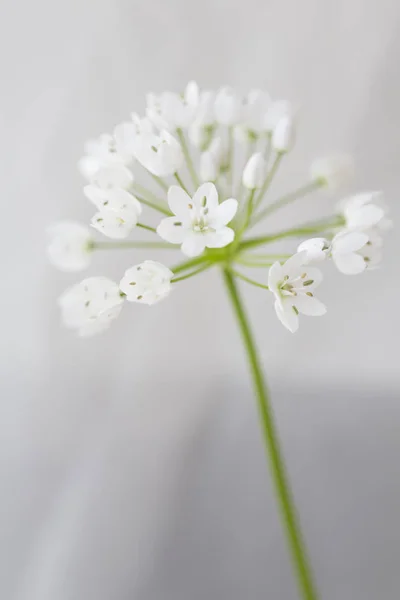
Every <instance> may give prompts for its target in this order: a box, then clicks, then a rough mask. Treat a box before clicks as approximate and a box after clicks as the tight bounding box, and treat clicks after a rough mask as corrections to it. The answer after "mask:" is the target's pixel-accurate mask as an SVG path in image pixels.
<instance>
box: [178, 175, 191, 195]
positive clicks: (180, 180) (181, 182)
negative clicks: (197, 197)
mask: <svg viewBox="0 0 400 600" xmlns="http://www.w3.org/2000/svg"><path fill="white" fill-rule="evenodd" d="M174 177H175V179H176V181H177V182H178V183H179V185H180V186H181V188H182V189H183V190H185V192H186V193H187V194H188V195H189V196H190V192H189V190H188V189H187V187H186V185H185V184H184V183H183V181H182V179H181V178H180V176H179V173H174Z"/></svg>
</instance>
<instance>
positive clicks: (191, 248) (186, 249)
mask: <svg viewBox="0 0 400 600" xmlns="http://www.w3.org/2000/svg"><path fill="white" fill-rule="evenodd" d="M205 247H206V245H205V239H204V235H203V234H201V233H196V232H195V231H187V233H186V235H185V239H184V240H183V244H182V246H181V250H182V252H183V254H185V255H186V256H189V257H193V256H199V254H201V253H202V252H203V251H204V249H205Z"/></svg>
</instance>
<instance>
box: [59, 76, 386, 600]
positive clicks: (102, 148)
mask: <svg viewBox="0 0 400 600" xmlns="http://www.w3.org/2000/svg"><path fill="white" fill-rule="evenodd" d="M295 120H296V115H295V114H294V111H293V109H292V107H291V105H290V104H289V103H288V102H286V101H283V100H273V99H271V97H270V96H269V95H268V94H267V93H266V92H264V91H261V90H251V91H250V92H249V93H248V94H247V95H246V96H244V97H243V96H241V95H239V94H238V93H236V92H235V91H234V90H232V89H230V88H227V87H223V88H221V89H220V90H218V91H217V92H214V91H212V90H200V89H199V87H198V86H197V84H196V83H194V82H190V83H189V84H188V85H187V87H186V89H185V90H184V93H183V94H179V93H173V92H163V93H161V94H159V95H156V94H149V95H148V97H147V106H146V112H145V115H144V116H139V115H138V114H136V113H133V114H132V115H131V118H130V119H128V120H127V121H126V122H124V123H120V124H119V125H117V126H116V127H115V129H114V131H113V132H112V133H109V134H103V135H101V136H100V137H99V138H98V139H95V140H91V141H89V142H87V144H86V146H85V155H84V156H83V157H82V158H81V160H80V161H79V168H80V171H81V173H82V175H83V176H84V178H85V179H86V185H85V186H84V188H83V193H84V195H85V196H86V198H87V200H88V201H89V202H91V203H92V205H93V213H94V214H93V217H92V219H91V223H90V225H91V227H88V226H86V225H83V224H79V223H75V222H68V221H63V222H60V223H57V224H56V225H54V226H53V227H51V228H50V229H49V235H50V242H49V247H48V254H49V258H50V260H51V262H52V263H53V264H54V265H55V266H56V267H58V268H60V269H62V270H64V271H81V270H84V269H87V268H89V266H90V263H91V258H92V255H93V253H94V252H96V251H97V250H101V251H102V252H104V250H105V249H109V250H112V249H114V248H126V249H132V248H147V249H148V250H149V252H150V251H151V249H154V250H155V249H161V248H162V249H177V250H180V252H181V253H182V254H183V255H184V256H185V257H186V258H185V260H183V261H181V262H178V263H177V264H174V265H172V266H166V265H164V264H161V263H159V262H156V261H154V260H152V259H151V256H149V258H148V260H145V261H144V262H142V263H140V264H134V265H131V264H125V265H124V266H123V267H122V270H121V280H120V282H119V283H117V282H114V281H111V280H110V279H108V278H107V277H103V276H95V277H94V276H91V277H88V278H86V279H84V280H83V281H81V282H79V283H77V284H76V285H74V286H73V287H71V288H70V289H68V290H67V291H66V292H64V294H62V296H61V298H60V299H59V305H60V308H61V312H62V318H63V322H64V324H65V325H66V326H67V327H69V328H71V329H74V330H75V331H76V332H77V333H78V334H79V335H80V336H91V335H93V334H96V333H99V332H101V331H104V330H105V329H107V328H108V327H109V325H110V324H111V323H112V321H113V320H114V319H115V318H116V317H117V316H118V315H119V314H120V312H121V310H122V308H123V306H124V305H125V304H126V303H139V304H145V305H148V306H152V305H153V304H156V303H158V302H160V301H161V300H163V299H164V298H166V297H167V296H168V295H169V294H170V292H171V290H172V289H173V288H174V287H175V284H177V283H179V282H181V281H184V280H186V279H188V278H190V277H192V276H194V275H196V274H198V273H200V272H203V271H206V270H207V269H211V268H213V267H220V268H221V270H222V272H223V277H224V281H225V284H226V289H227V291H228V294H229V297H230V299H231V302H232V307H233V309H234V313H235V315H236V317H237V321H238V325H239V328H240V331H241V334H242V338H243V343H244V346H245V348H246V350H247V355H248V359H249V363H250V365H251V373H252V376H253V382H254V388H255V392H256V397H257V402H258V408H259V413H260V420H261V425H262V431H263V434H264V439H265V443H266V447H267V450H268V454H269V458H270V465H271V474H272V478H273V481H274V484H275V491H276V495H277V499H278V502H279V504H280V509H281V514H282V517H283V518H282V523H283V527H284V530H285V533H286V536H287V540H288V545H289V548H290V552H291V556H292V560H293V565H294V569H295V572H296V575H297V579H298V585H299V591H300V594H301V595H302V597H303V598H304V599H305V600H316V599H317V598H318V592H317V587H316V585H315V582H314V580H313V575H312V570H311V567H310V564H309V562H308V558H307V553H306V550H305V547H304V544H303V541H302V536H301V531H300V526H299V523H298V520H297V514H296V509H295V506H294V502H293V497H292V494H291V493H290V490H289V484H288V481H287V476H286V470H285V465H284V461H283V458H282V454H281V449H280V445H279V439H278V435H277V433H276V427H275V423H274V419H273V413H272V408H271V403H270V399H269V395H268V391H267V388H266V384H265V381H264V375H263V370H262V368H261V363H260V360H259V358H258V354H257V349H256V345H255V342H254V339H253V335H252V332H251V327H250V324H249V321H248V318H247V315H246V311H245V307H244V305H243V302H242V300H241V296H240V293H239V290H238V285H237V281H238V280H241V281H243V282H245V283H247V284H249V285H253V286H256V287H257V288H259V289H260V293H263V294H265V296H266V301H268V297H269V298H270V300H273V305H274V308H275V311H276V315H277V317H278V319H279V320H280V321H281V323H282V324H283V325H284V327H286V329H288V330H289V331H291V332H295V331H297V329H298V327H299V317H300V315H308V316H321V315H324V314H325V313H326V311H327V309H326V306H325V304H323V303H322V302H321V300H320V299H319V297H317V295H316V294H318V296H319V290H320V285H321V283H322V279H323V275H322V268H324V267H325V266H326V265H327V263H329V262H331V263H332V264H333V266H334V267H335V268H336V269H338V271H340V272H341V273H343V274H344V275H359V274H361V273H363V272H364V271H367V270H372V269H375V268H376V267H377V266H378V265H379V263H380V261H381V258H382V246H383V236H384V233H385V231H386V230H387V229H388V228H389V227H390V225H391V222H390V221H389V219H388V218H387V216H386V215H387V209H386V207H385V205H384V203H383V198H382V194H381V193H380V192H376V191H364V192H361V193H357V194H355V195H353V196H351V197H346V198H344V199H341V200H340V201H339V202H338V203H337V204H335V208H334V210H333V211H332V214H331V215H330V216H328V217H327V218H324V219H321V218H319V219H316V220H314V221H311V222H307V223H300V224H298V225H290V226H288V227H286V228H285V229H283V230H280V231H268V229H261V225H260V224H263V223H265V227H267V226H268V217H269V216H270V215H271V214H272V213H274V212H275V211H277V210H279V209H281V208H282V207H286V206H287V205H289V204H290V203H292V202H295V201H298V200H300V199H301V198H303V197H304V196H306V195H308V194H311V193H313V192H316V191H318V190H322V189H323V188H328V189H329V190H331V192H337V191H338V190H340V187H341V186H342V185H343V184H347V183H348V181H349V179H350V177H351V174H352V163H351V160H350V159H349V158H348V157H347V156H333V157H329V158H322V159H317V160H315V161H314V162H313V164H312V165H311V167H310V171H309V174H308V177H307V178H306V180H305V181H304V182H303V185H302V186H301V187H299V188H298V189H295V190H294V191H288V192H287V193H286V194H285V195H284V196H282V197H280V198H274V197H273V196H272V197H271V199H270V198H269V196H270V191H271V190H270V187H271V184H272V182H273V179H274V178H275V176H277V174H278V171H279V170H280V169H281V165H282V162H283V159H284V156H285V154H287V153H288V152H290V151H291V150H292V149H293V146H294V141H295ZM155 189H156V190H157V191H156V192H155V191H154V190H155ZM151 213H153V217H155V216H157V217H158V218H157V221H156V222H155V223H154V222H153V223H152V224H149V222H148V219H150V216H151ZM255 225H259V231H260V230H261V231H262V233H261V234H259V235H257V236H254V235H252V234H251V233H250V232H251V230H252V228H253V227H254V226H255ZM138 229H141V230H142V231H143V230H144V231H145V232H146V234H147V235H148V236H149V240H148V241H139V240H138V241H135V239H134V236H135V233H136V231H137V230H138ZM277 240H287V241H288V242H289V244H290V245H291V251H290V252H289V254H286V255H284V254H280V255H277V254H273V253H269V254H265V253H260V248H262V247H265V246H267V245H268V244H272V243H273V242H276V241H277ZM247 268H250V269H258V270H259V272H260V274H261V275H260V277H258V278H257V279H254V277H253V275H251V276H249V274H248V273H246V271H245V269H247ZM321 289H322V286H321ZM271 304H272V302H271Z"/></svg>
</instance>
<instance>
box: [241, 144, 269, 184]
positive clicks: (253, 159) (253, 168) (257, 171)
mask: <svg viewBox="0 0 400 600" xmlns="http://www.w3.org/2000/svg"><path fill="white" fill-rule="evenodd" d="M266 173H267V163H266V161H265V158H264V156H263V154H262V152H256V153H255V154H253V155H252V156H250V158H249V160H248V161H247V163H246V166H245V168H244V171H243V175H242V183H243V185H244V187H246V188H247V189H249V190H255V189H257V188H261V187H262V185H263V183H264V181H265V176H266Z"/></svg>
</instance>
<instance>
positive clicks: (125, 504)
mask: <svg viewBox="0 0 400 600" xmlns="http://www.w3.org/2000/svg"><path fill="white" fill-rule="evenodd" d="M399 15H400V7H399V6H398V4H397V3H396V2H393V0H381V1H379V2H378V1H374V0H337V1H336V2H331V1H329V0H303V1H302V2H300V1H296V0H290V1H285V0H281V1H279V2H278V1H272V0H246V1H239V0H229V1H228V0H225V1H224V0H202V1H201V2H193V1H191V0H190V1H189V0H168V1H167V0H152V1H149V2H139V1H133V0H114V1H113V2H108V1H106V0H86V1H85V2H82V0H79V1H78V0H69V1H68V2H62V1H60V0H58V1H56V2H54V1H51V0H37V1H36V2H31V1H29V0H22V2H18V3H16V2H11V0H5V2H3V5H2V18H1V29H2V33H1V36H0V39H1V42H0V43H1V45H2V52H1V61H2V74H3V77H2V81H3V85H2V94H1V103H2V111H1V121H0V123H1V125H2V140H3V143H2V144H1V150H0V152H1V167H2V171H3V173H2V183H3V187H2V197H3V200H2V202H3V206H4V209H5V214H3V221H2V235H1V241H2V249H3V251H2V282H3V293H2V311H1V314H2V318H3V324H2V329H1V340H2V344H1V349H2V360H1V384H0V385H1V404H0V411H1V413H0V436H1V437H0V443H1V446H0V450H1V451H0V468H1V478H2V493H1V500H0V507H1V522H0V525H1V532H2V535H1V539H2V542H1V552H2V555H1V561H0V564H1V569H2V570H4V572H3V573H2V576H1V578H0V593H1V596H2V597H4V598H7V599H14V598H15V599H16V600H54V599H56V600H87V599H90V600H91V599H96V600H111V599H117V600H125V599H126V600H128V599H132V598H135V599H138V600H159V599H160V600H161V599H162V600H185V599H186V598H190V600H197V599H199V600H200V599H203V598H204V597H208V598H229V599H235V600H236V599H237V600H240V599H242V598H243V597H246V596H248V597H252V598H254V599H258V598H260V599H261V598H266V597H270V598H274V599H275V598H276V599H277V600H280V599H282V600H289V599H291V598H295V597H296V593H295V589H294V585H293V582H292V580H291V575H290V570H289V565H288V558H287V554H286V550H285V547H284V542H283V540H282V534H281V529H280V525H279V523H278V520H277V514H276V509H275V505H274V501H273V497H272V494H271V489H270V482H269V478H268V476H267V474H266V471H265V461H264V456H263V454H262V452H263V448H262V445H261V440H260V436H259V432H258V427H257V422H256V414H255V409H254V406H253V399H252V396H251V393H250V385H249V383H248V375H247V369H246V364H245V362H244V357H243V352H242V348H241V345H240V340H239V337H238V333H237V331H236V328H235V325H234V323H233V320H232V316H231V312H230V308H229V306H228V304H227V300H226V298H225V297H224V293H223V288H222V285H221V281H220V278H219V275H218V273H210V274H204V275H201V276H200V277H199V278H198V279H196V280H192V281H190V282H187V285H182V286H179V289H177V290H175V291H174V294H173V295H171V297H170V298H169V299H168V301H166V302H164V303H162V304H160V305H159V306H157V307H154V308H152V309H148V308H147V307H142V306H136V305H133V306H127V307H126V308H125V309H124V311H123V313H122V315H121V317H120V318H119V319H118V321H117V322H116V323H115V324H114V325H113V327H112V329H111V330H110V331H109V332H108V333H107V334H106V335H104V336H102V337H99V338H96V339H92V340H87V341H80V340H78V339H76V338H75V337H74V336H73V335H72V334H71V333H70V332H67V331H64V330H62V329H61V327H60V325H59V314H58V310H57V307H56V298H57V297H58V295H59V294H60V293H61V291H62V290H63V289H64V288H65V287H67V286H68V285H70V284H71V283H72V282H74V281H75V280H76V279H77V278H79V277H80V275H79V274H78V276H77V277H76V276H74V275H67V276H66V275H63V274H61V273H58V272H56V271H55V270H53V269H52V268H51V267H50V266H48V264H47V262H46V257H45V253H44V246H45V238H44V230H45V228H46V226H47V225H48V224H50V223H51V222H53V221H54V220H57V219H60V218H65V217H67V218H73V219H75V218H77V219H82V220H88V218H89V216H90V214H91V209H90V207H89V206H88V203H87V201H86V200H85V199H84V197H83V194H82V189H81V188H82V180H81V178H80V177H79V175H78V173H77V170H76V161H77V159H78V158H79V156H80V154H81V152H82V146H83V143H84V141H85V140H86V139H87V138H89V137H92V136H96V135H97V134H99V133H101V132H104V131H109V130H110V129H111V128H112V126H113V125H114V124H115V123H117V122H118V121H121V120H123V119H125V118H126V117H127V116H128V115H129V113H130V112H131V111H132V110H138V111H139V112H140V111H143V109H144V95H145V93H146V92H147V91H150V90H152V91H159V90H163V89H166V88H170V89H181V88H182V87H183V86H184V84H185V83H186V81H187V80H188V79H190V78H195V79H197V80H198V81H199V83H200V84H201V85H203V86H207V87H217V86H219V85H220V84H223V83H224V84H231V85H233V86H237V87H238V88H239V89H241V90H243V91H245V90H246V89H248V88H249V87H265V88H266V89H267V90H269V91H270V93H271V94H272V95H274V96H276V97H282V98H289V99H292V100H293V101H294V103H295V104H296V105H297V106H298V107H299V109H300V117H301V119H300V127H299V134H298V143H297V147H296V150H295V151H294V152H293V155H291V156H290V157H289V158H288V159H287V161H286V162H287V164H286V165H285V170H283V169H282V173H281V176H280V177H279V179H277V181H276V184H274V188H273V191H274V192H275V193H279V192H280V191H281V192H283V191H288V190H290V189H293V188H294V187H295V186H296V185H298V184H301V183H303V181H304V177H306V176H307V169H308V165H309V163H310V161H311V160H312V158H314V157H316V156H320V155H324V154H326V153H329V152H330V151H332V150H333V151H341V150H343V151H348V152H350V153H353V154H354V155H355V157H356V166H357V174H356V181H355V186H354V189H357V188H358V189H367V190H368V189H377V188H378V189H379V188H382V189H383V190H384V191H385V193H386V195H387V199H388V202H389V203H390V205H391V207H392V213H393V217H394V218H395V217H396V215H397V217H399V213H400V211H399V198H398V187H399V175H398V172H399V167H398V160H399V155H400V131H399V118H398V109H399V106H400V82H399V70H398V65H399V59H400V35H399V33H400V27H399ZM334 201H335V198H333V197H330V196H329V195H320V196H318V197H316V198H315V199H313V198H309V199H306V200H304V201H303V202H301V203H299V204H298V205H296V207H293V208H291V209H290V210H288V211H286V212H285V213H284V212H282V214H281V215H279V217H276V218H274V221H272V220H271V224H270V225H269V226H268V227H269V228H271V229H272V228H273V227H275V226H276V227H280V226H282V224H284V223H286V222H289V221H286V220H285V219H290V224H291V223H295V219H296V217H297V216H299V217H300V218H302V219H307V218H309V217H310V216H311V215H314V214H315V211H317V216H319V215H323V214H326V213H327V212H328V211H329V208H330V206H332V205H333V203H334ZM399 251H400V242H399V236H398V232H397V230H396V231H394V232H393V233H392V234H391V235H390V237H389V239H388V243H387V248H386V256H385V261H384V264H383V266H382V268H381V269H380V270H379V271H376V272H373V273H367V274H366V275H365V276H363V277H354V278H352V277H349V278H345V277H344V276H340V275H339V274H337V273H335V272H333V270H332V271H331V272H329V276H327V277H326V280H325V282H324V285H323V288H322V289H321V294H322V295H321V299H322V300H325V301H326V303H327V304H328V307H329V313H328V315H327V316H326V317H324V318H323V319H307V318H304V319H303V320H302V323H301V327H300V331H299V333H298V334H296V335H295V336H292V335H291V334H289V333H288V332H287V331H286V330H284V329H283V328H282V326H281V325H280V323H279V322H278V321H277V319H276V316H275V314H274V311H273V309H272V300H271V298H269V297H268V296H266V295H265V294H263V293H262V292H258V291H257V290H253V289H246V290H243V291H244V292H245V294H246V296H247V298H248V305H249V308H250V309H251V312H252V317H253V322H254V324H255V326H256V328H257V336H258V340H259V344H260V349H261V351H262V355H263V359H264V361H265V365H266V367H267V369H268V372H269V374H270V380H271V383H272V388H273V391H274V393H275V405H276V407H277V415H278V418H279V424H280V428H281V431H282V437H283V440H284V444H285V448H286V451H287V457H288V462H289V467H290V471H291V473H292V475H293V478H294V484H295V491H296V496H297V497H298V500H299V504H300V508H301V513H302V516H303V522H304V525H305V529H306V534H307V537H308V538H309V540H310V549H311V553H312V556H313V558H314V562H315V566H316V569H317V574H318V581H319V583H320V586H321V589H322V590H323V598H324V599H326V600H336V599H340V600H358V599H360V600H361V599H362V600H376V598H379V599H380V600H386V599H387V600H392V599H393V598H394V597H396V596H397V594H398V591H399V589H400V574H399V572H398V545H399V534H400V526H399V521H398V505H399V501H400V484H399V470H398V466H397V465H398V460H397V456H398V454H399V452H400V442H399V437H398V431H399V419H400V407H399V390H400V380H399V374H398V355H399V353H398V338H399V317H398V298H399V279H398V276H399V272H398V256H399ZM153 256H157V255H155V254H154V255H153ZM169 256H170V257H171V261H172V260H176V259H177V258H178V256H179V255H178V253H176V252H171V254H170V255H169ZM138 257H139V259H141V258H144V255H142V254H139V253H136V254H135V253H134V252H132V253H118V252H117V253H115V254H114V255H112V256H110V257H106V256H105V255H100V254H99V255H98V256H97V255H96V256H95V257H94V261H93V266H92V268H91V271H90V272H91V273H92V274H105V275H108V276H110V277H113V278H115V279H117V280H118V279H119V277H120V275H121V273H122V271H123V270H124V268H125V267H127V266H129V265H130V264H132V263H133V262H136V261H137V258H138ZM327 275H328V274H327Z"/></svg>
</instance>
